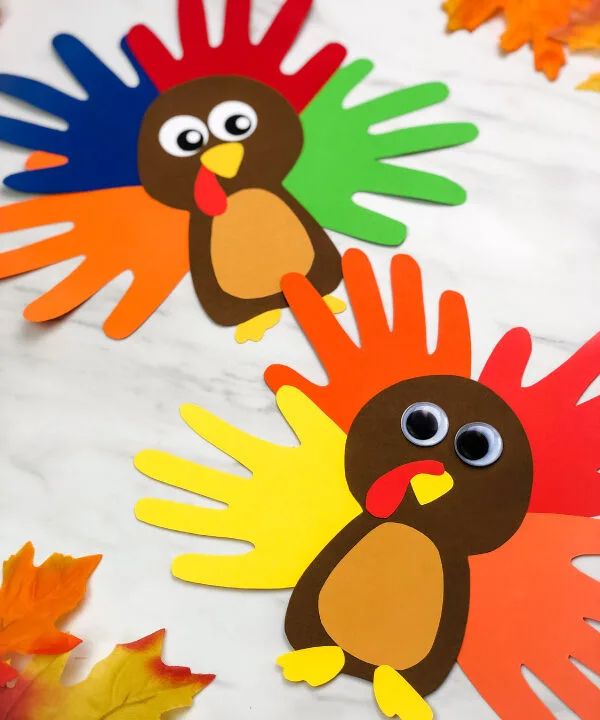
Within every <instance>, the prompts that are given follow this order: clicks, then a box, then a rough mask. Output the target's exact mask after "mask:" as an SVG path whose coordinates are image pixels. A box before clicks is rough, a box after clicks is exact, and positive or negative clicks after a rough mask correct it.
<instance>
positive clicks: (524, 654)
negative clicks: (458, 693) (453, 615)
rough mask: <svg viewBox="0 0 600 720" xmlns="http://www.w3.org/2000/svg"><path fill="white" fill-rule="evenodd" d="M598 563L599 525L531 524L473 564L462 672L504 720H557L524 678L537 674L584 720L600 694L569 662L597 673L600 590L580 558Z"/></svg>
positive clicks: (544, 518) (571, 521)
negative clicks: (588, 557)
mask: <svg viewBox="0 0 600 720" xmlns="http://www.w3.org/2000/svg"><path fill="white" fill-rule="evenodd" d="M578 555H600V521H598V520H593V519H590V518H580V517H571V516H568V515H547V514H537V513H535V514H528V515H527V516H526V517H525V520H524V522H523V524H522V526H521V528H520V529H519V530H518V532H517V533H516V534H515V535H514V536H513V537H512V539H511V540H509V541H508V542H507V543H506V544H505V545H503V546H502V547H500V548H499V549H498V550H495V551H494V552H492V553H488V554H487V555H478V556H475V557H471V558H469V565H470V569H471V597H470V605H469V619H468V622H467V628H466V632H465V638H464V641H463V646H462V649H461V651H460V655H459V658H458V662H459V664H460V666H461V667H462V669H463V670H464V671H465V673H466V674H467V676H468V677H469V679H470V680H471V681H472V682H473V684H474V685H475V686H476V687H477V690H478V691H479V692H480V693H481V695H482V696H483V697H484V698H485V700H486V701H487V702H488V703H489V705H490V706H491V707H492V708H493V709H494V711H495V712H496V713H498V715H499V717H501V718H502V719H503V720H522V719H523V718H527V720H552V718H553V717H554V715H553V714H552V713H551V712H550V711H549V710H548V708H547V707H546V706H545V705H544V704H543V703H542V701H541V700H539V699H538V698H537V696H536V695H535V693H534V692H533V690H532V689H531V688H530V687H529V685H528V684H527V681H526V680H525V678H524V677H523V674H522V669H521V668H522V666H525V667H527V668H528V669H529V670H531V671H532V672H533V673H534V674H535V675H536V676H537V677H538V678H539V679H540V680H541V681H542V682H544V683H545V684H546V685H547V686H548V687H549V688H550V689H551V690H552V691H553V692H554V693H555V694H556V695H558V697H559V698H560V699H561V700H562V701H563V702H564V703H565V704H566V705H568V706H569V707H570V708H571V709H572V710H573V711H574V712H575V713H577V715H578V716H579V717H580V718H582V720H592V719H593V718H597V717H600V693H599V692H598V689H597V688H596V687H595V685H594V684H593V683H592V682H591V681H589V680H588V679H587V678H586V677H585V675H584V674H583V673H581V672H580V671H579V669H578V668H577V667H576V666H575V665H574V664H573V663H572V662H571V660H570V658H575V659H576V660H578V661H579V662H581V663H583V664H584V665H585V666H587V667H588V668H590V669H591V670H593V671H594V672H596V673H600V633H599V632H598V631H597V630H596V629H594V628H593V627H592V626H591V625H590V624H589V623H587V622H586V619H592V620H600V585H599V584H598V582H597V581H595V580H593V579H592V578H591V577H589V576H588V575H585V574H584V573H582V572H580V571H579V570H577V569H576V568H575V567H574V566H573V564H572V560H573V558H575V557H577V556H578Z"/></svg>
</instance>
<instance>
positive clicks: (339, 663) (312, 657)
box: [277, 645, 346, 687]
mask: <svg viewBox="0 0 600 720" xmlns="http://www.w3.org/2000/svg"><path fill="white" fill-rule="evenodd" d="M345 662H346V660H345V658H344V651H343V650H342V649H341V648H339V647H336V646H335V645H328V646H326V647H313V648H306V650H295V651H293V652H289V653H286V654H285V655H282V656H281V657H279V658H277V664H278V665H279V666H280V667H281V668H283V677H284V678H285V679H286V680H289V681H290V682H300V681H302V680H304V682H307V683H308V684H309V685H312V686H313V687H317V686H318V685H325V683H328V682H329V681H330V680H333V678H334V677H336V676H337V675H339V674H340V673H341V671H342V668H343V667H344V663H345Z"/></svg>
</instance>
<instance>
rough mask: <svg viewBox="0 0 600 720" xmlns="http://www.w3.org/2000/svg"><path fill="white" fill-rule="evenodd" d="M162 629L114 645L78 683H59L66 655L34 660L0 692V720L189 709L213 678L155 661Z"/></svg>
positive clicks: (82, 718) (129, 719)
mask: <svg viewBox="0 0 600 720" xmlns="http://www.w3.org/2000/svg"><path fill="white" fill-rule="evenodd" d="M164 637H165V631H164V630H159V631H158V632H155V633H153V634H152V635H148V637H144V638H141V639H140V640H137V641H136V642H132V643H128V644H125V645H117V646H116V647H115V649H114V650H113V651H112V652H111V654H110V655H109V656H108V657H106V658H105V659H104V660H102V661H100V662H99V663H97V664H96V665H95V666H94V667H93V668H92V670H91V672H90V673H89V675H88V676H87V677H86V678H85V679H84V680H82V681H81V682H79V683H76V684H74V685H73V684H71V685H64V684H63V683H62V681H61V677H62V675H63V672H64V669H65V665H66V664H67V662H68V659H69V655H68V654H64V655H58V656H55V657H38V658H34V659H33V660H32V661H31V662H30V663H29V665H27V667H26V668H25V670H24V671H23V673H22V675H21V676H20V677H19V679H18V680H17V683H16V684H15V685H14V687H12V688H10V689H5V690H2V692H0V718H6V720H8V718H10V720H103V719H104V718H109V717H110V718H111V720H133V718H135V720H159V719H160V718H162V717H163V715H164V713H167V712H169V711H171V710H174V709H177V708H184V707H189V706H190V705H191V704H192V702H193V699H194V697H195V696H196V695H197V694H198V693H199V692H200V691H201V690H203V689H204V688H205V687H206V686H207V685H209V684H210V683H211V682H212V681H213V680H214V675H197V674H194V673H192V672H191V671H190V670H189V668H185V667H175V666H171V665H165V663H164V662H163V661H162V659H161V655H162V649H163V642H164Z"/></svg>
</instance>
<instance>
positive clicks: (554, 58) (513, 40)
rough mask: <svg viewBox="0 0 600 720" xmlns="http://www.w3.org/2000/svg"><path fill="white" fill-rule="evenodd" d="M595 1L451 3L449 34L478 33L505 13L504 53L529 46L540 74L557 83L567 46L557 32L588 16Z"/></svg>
mask: <svg viewBox="0 0 600 720" xmlns="http://www.w3.org/2000/svg"><path fill="white" fill-rule="evenodd" d="M591 6H593V0H542V1H541V2H535V3H531V2H523V0H447V1H446V2H445V3H444V5H443V8H444V10H445V11H446V13H447V15H448V30H449V31H450V32H453V31H455V30H469V31H473V30H475V29H477V28H478V27H479V26H480V25H482V24H483V23H484V22H486V21H487V20H489V19H490V18H491V17H493V16H494V15H496V14H497V13H502V15H504V19H505V21H506V30H505V32H504V33H503V34H502V36H501V37H500V47H501V48H502V50H504V52H508V53H510V52H514V51H515V50H519V49H520V48H521V47H523V45H525V44H527V43H528V44H529V45H531V47H532V49H533V54H534V57H535V68H536V70H540V71H542V72H543V73H544V74H545V75H546V77H547V78H548V79H549V80H556V78H557V77H558V74H559V72H560V69H561V68H562V66H563V65H564V64H565V62H566V56H565V51H564V48H563V43H562V41H561V39H560V38H558V37H556V36H555V35H556V32H557V31H558V30H560V29H561V28H564V27H566V26H568V25H569V24H570V22H571V20H572V18H573V17H574V16H579V14H580V13H587V12H588V11H589V10H590V7H591Z"/></svg>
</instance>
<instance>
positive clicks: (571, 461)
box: [479, 328, 600, 515]
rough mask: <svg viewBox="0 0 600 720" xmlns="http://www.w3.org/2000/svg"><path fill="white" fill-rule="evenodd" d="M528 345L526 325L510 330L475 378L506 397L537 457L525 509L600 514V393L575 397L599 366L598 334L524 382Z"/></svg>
mask: <svg viewBox="0 0 600 720" xmlns="http://www.w3.org/2000/svg"><path fill="white" fill-rule="evenodd" d="M531 350H532V343H531V336H530V334H529V333H528V332H527V330H525V329H523V328H517V329H515V330H511V331H509V332H508V333H506V335H504V337H503V338H502V339H501V340H500V341H499V342H498V344H497V345H496V347H495V348H494V350H493V351H492V353H491V355H490V357H489V359H488V361H487V363H486V365H485V367H484V369H483V371H482V373H481V377H480V378H479V381H480V382H482V383H483V384H484V385H487V386H488V387H490V388H492V390H494V392H496V393H498V395H500V397H502V398H504V400H505V401H506V402H507V403H508V404H509V405H510V406H511V407H512V408H513V410H514V411H515V412H516V414H517V415H518V416H519V419H520V420H521V422H522V423H523V426H524V427H525V431H526V433H527V437H528V439H529V444H530V445H531V449H532V453H533V456H534V458H535V481H534V485H533V493H532V496H531V504H530V506H529V510H530V512H542V513H564V514H566V515H599V514H600V475H598V467H599V466H600V449H599V448H598V428H600V398H598V397H595V398H593V399H591V400H588V401H586V402H583V403H581V402H579V401H580V399H581V396H582V395H583V393H584V392H585V391H586V390H587V389H588V387H589V386H590V385H591V384H592V382H593V381H594V380H595V379H596V378H597V377H598V374H599V371H600V333H598V334H597V335H594V337H592V338H591V339H590V340H588V342H587V343H585V344H584V345H583V346H582V347H581V348H580V349H579V350H577V352H575V353H574V354H573V355H572V356H571V357H570V358H569V359H568V360H566V361H565V362H564V363H563V364H562V365H561V366H560V367H558V368H557V369H556V370H553V371H552V372H551V373H550V374H549V375H547V376H546V377H544V378H542V379H541V380H539V381H538V382H536V383H534V384H533V385H528V386H526V387H523V385H522V381H523V374H524V372H525V369H526V367H527V363H528V361H529V357H530V356H531ZM565 478H568V479H569V480H568V482H565Z"/></svg>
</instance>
